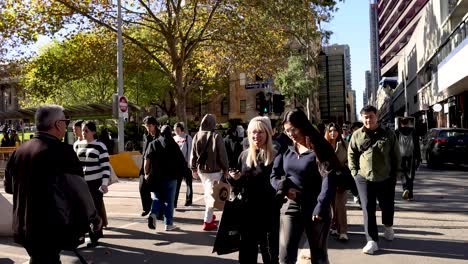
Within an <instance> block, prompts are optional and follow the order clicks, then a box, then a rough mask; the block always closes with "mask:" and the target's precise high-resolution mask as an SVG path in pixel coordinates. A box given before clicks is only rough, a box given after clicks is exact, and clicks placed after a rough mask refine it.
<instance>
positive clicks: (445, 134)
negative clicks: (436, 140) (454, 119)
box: [439, 130, 468, 138]
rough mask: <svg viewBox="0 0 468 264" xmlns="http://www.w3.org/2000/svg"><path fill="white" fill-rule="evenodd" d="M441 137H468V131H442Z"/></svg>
mask: <svg viewBox="0 0 468 264" xmlns="http://www.w3.org/2000/svg"><path fill="white" fill-rule="evenodd" d="M439 137H444V138H451V137H468V131H461V130H447V131H440V134H439Z"/></svg>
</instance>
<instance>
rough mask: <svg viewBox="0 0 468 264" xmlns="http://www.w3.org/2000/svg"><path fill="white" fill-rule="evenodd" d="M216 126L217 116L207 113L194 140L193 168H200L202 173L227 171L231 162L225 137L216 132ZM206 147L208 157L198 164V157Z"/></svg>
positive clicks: (191, 162)
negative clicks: (225, 144) (203, 162)
mask: <svg viewBox="0 0 468 264" xmlns="http://www.w3.org/2000/svg"><path fill="white" fill-rule="evenodd" d="M215 127H216V119H215V117H214V116H213V115H211V114H207V115H205V117H203V119H202V121H201V125H200V130H199V131H198V133H197V134H195V136H194V137H193V140H192V154H191V158H190V164H191V168H192V170H198V171H200V172H202V173H214V172H220V171H222V172H226V171H227V170H228V166H229V162H228V157H227V152H226V147H225V146H224V141H223V137H222V136H221V135H219V134H218V133H216V132H215ZM208 139H209V140H208ZM206 144H208V145H206ZM206 146H207V147H206ZM205 147H206V150H207V153H208V159H207V161H206V162H205V164H198V158H199V157H200V155H201V154H202V152H203V151H204V150H205Z"/></svg>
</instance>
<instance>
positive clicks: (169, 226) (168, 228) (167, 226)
mask: <svg viewBox="0 0 468 264" xmlns="http://www.w3.org/2000/svg"><path fill="white" fill-rule="evenodd" d="M176 228H177V226H176V225H166V226H165V228H164V230H166V231H172V230H174V229H176Z"/></svg>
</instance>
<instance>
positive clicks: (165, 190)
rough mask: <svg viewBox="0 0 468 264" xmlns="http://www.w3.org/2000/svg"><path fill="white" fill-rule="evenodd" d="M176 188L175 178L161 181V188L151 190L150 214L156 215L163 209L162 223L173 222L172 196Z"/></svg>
mask: <svg viewBox="0 0 468 264" xmlns="http://www.w3.org/2000/svg"><path fill="white" fill-rule="evenodd" d="M176 189H177V180H176V179H174V180H165V181H162V182H161V188H159V190H158V191H156V192H153V196H154V197H153V203H152V204H151V214H155V215H157V214H158V212H159V211H160V210H161V207H162V208H163V209H164V224H165V225H172V224H174V198H175V193H176Z"/></svg>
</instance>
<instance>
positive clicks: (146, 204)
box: [139, 116, 159, 216]
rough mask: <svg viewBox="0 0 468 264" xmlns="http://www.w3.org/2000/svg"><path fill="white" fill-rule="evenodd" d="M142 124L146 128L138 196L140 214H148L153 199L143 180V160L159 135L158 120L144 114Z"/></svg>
mask: <svg viewBox="0 0 468 264" xmlns="http://www.w3.org/2000/svg"><path fill="white" fill-rule="evenodd" d="M143 126H144V127H145V128H146V132H147V134H146V135H145V136H144V137H143V151H142V153H141V154H142V161H141V167H140V185H139V190H140V198H141V205H142V206H143V212H142V213H141V216H145V215H147V214H149V212H150V211H151V204H152V203H153V199H152V198H151V191H150V190H149V187H148V183H147V182H146V180H145V172H144V168H143V167H144V161H145V154H146V150H147V149H148V146H149V144H150V143H151V142H152V141H153V140H155V139H157V138H158V137H159V128H158V121H157V120H156V118H154V116H146V117H145V118H144V119H143Z"/></svg>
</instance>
